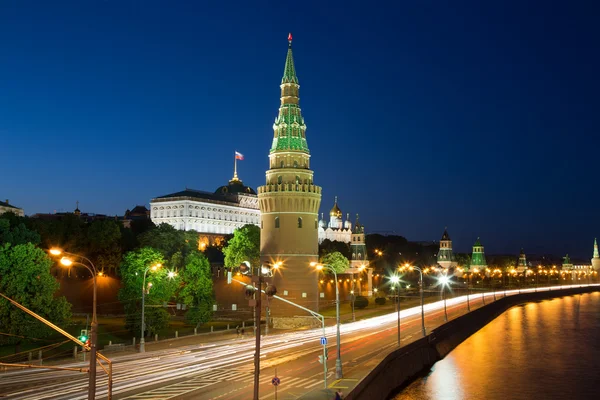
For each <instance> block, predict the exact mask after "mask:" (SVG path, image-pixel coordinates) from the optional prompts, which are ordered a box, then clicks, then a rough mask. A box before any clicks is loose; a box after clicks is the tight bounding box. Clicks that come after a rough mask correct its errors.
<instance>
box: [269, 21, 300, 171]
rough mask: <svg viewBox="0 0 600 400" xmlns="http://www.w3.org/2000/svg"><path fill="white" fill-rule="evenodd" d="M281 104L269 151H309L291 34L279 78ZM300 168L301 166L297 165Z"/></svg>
mask: <svg viewBox="0 0 600 400" xmlns="http://www.w3.org/2000/svg"><path fill="white" fill-rule="evenodd" d="M280 87H281V105H280V106H279V114H278V115H277V118H275V123H274V124H273V132H274V136H273V144H272V145H271V153H275V152H278V151H299V152H303V153H307V154H308V153H309V151H308V144H307V143H306V124H305V123H304V118H303V117H302V112H301V110H300V106H299V102H300V99H299V97H298V93H299V90H300V85H299V84H298V77H297V76H296V67H295V66H294V56H293V54H292V34H291V33H290V35H289V36H288V51H287V57H286V59H285V68H284V70H283V78H281V85H280ZM298 167H300V168H302V167H303V166H301V165H299V166H298Z"/></svg>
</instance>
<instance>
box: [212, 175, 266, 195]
mask: <svg viewBox="0 0 600 400" xmlns="http://www.w3.org/2000/svg"><path fill="white" fill-rule="evenodd" d="M237 193H244V194H256V192H255V191H254V189H252V188H251V187H250V186H246V185H244V184H243V183H242V181H241V180H239V179H232V180H230V181H229V185H226V186H220V187H219V188H217V190H215V194H237Z"/></svg>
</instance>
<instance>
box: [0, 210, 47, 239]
mask: <svg viewBox="0 0 600 400" xmlns="http://www.w3.org/2000/svg"><path fill="white" fill-rule="evenodd" d="M40 240H41V239H40V235H39V234H38V233H37V232H35V231H32V230H29V229H27V227H26V226H25V224H24V223H23V222H22V221H20V220H19V219H18V218H10V217H5V215H2V217H1V218H0V243H11V244H13V245H18V244H25V243H32V244H34V245H37V244H39V243H40Z"/></svg>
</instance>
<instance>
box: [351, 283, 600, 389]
mask: <svg viewBox="0 0 600 400" xmlns="http://www.w3.org/2000/svg"><path fill="white" fill-rule="evenodd" d="M594 291H600V287H599V286H597V285H593V286H590V287H588V286H584V287H578V288H570V289H553V290H552V291H543V292H532V293H522V294H515V295H512V296H508V297H504V298H501V299H498V300H497V301H495V302H493V303H491V304H488V305H486V306H484V307H481V308H478V309H476V310H474V311H472V312H470V313H468V314H465V315H463V316H460V317H458V318H456V319H454V320H452V321H449V322H448V323H446V324H444V325H442V326H440V327H439V328H437V329H435V330H433V331H432V332H431V333H430V334H429V335H427V336H426V337H424V338H422V339H420V340H417V341H416V342H413V343H411V344H409V345H407V346H404V347H402V348H401V349H398V350H396V351H394V352H392V353H390V354H389V355H388V356H387V357H386V358H384V359H383V361H382V362H381V363H379V365H378V366H377V367H376V368H375V369H373V371H371V372H370V373H369V375H367V376H366V377H365V378H364V379H363V380H362V381H361V382H359V384H358V385H357V386H356V387H355V388H354V389H353V390H352V391H351V392H350V393H348V395H347V396H346V397H345V398H346V399H347V400H358V399H360V400H362V399H387V398H390V397H391V396H393V395H394V394H395V393H397V392H398V390H399V389H400V388H402V387H404V386H406V385H407V384H408V383H410V382H411V381H412V380H413V379H414V378H415V377H417V376H419V375H421V374H424V373H426V372H427V371H429V369H430V368H431V367H432V366H433V364H435V363H436V362H437V361H439V360H441V359H442V358H444V357H445V356H446V355H447V354H448V353H450V351H452V350H453V349H454V348H455V347H456V346H458V345H459V344H460V343H462V342H463V341H464V340H465V339H467V338H468V337H469V336H471V335H472V334H473V333H475V332H477V331H478V330H479V329H481V328H483V327H484V326H485V325H487V324H488V323H489V322H491V321H492V320H494V319H495V318H496V317H498V316H499V315H500V314H502V313H503V312H505V311H506V310H508V309H509V308H511V307H513V306H516V305H519V304H523V303H528V302H533V301H540V300H546V299H550V298H554V297H562V296H570V295H574V294H580V293H588V292H594Z"/></svg>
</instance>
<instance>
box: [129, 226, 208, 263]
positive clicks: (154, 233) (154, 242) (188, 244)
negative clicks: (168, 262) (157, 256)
mask: <svg viewBox="0 0 600 400" xmlns="http://www.w3.org/2000/svg"><path fill="white" fill-rule="evenodd" d="M138 241H139V243H140V246H142V247H152V248H154V249H156V250H158V251H160V252H161V253H162V254H163V255H164V257H165V258H166V259H171V257H173V255H174V254H175V253H181V256H182V257H183V258H185V257H186V256H187V255H188V254H189V253H190V252H191V251H193V250H197V249H198V233H197V232H195V231H187V232H186V231H180V230H178V229H175V228H173V227H172V226H171V225H169V224H160V225H158V226H157V227H156V228H155V229H151V230H149V231H146V232H144V233H142V234H141V235H140V236H139V237H138Z"/></svg>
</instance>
